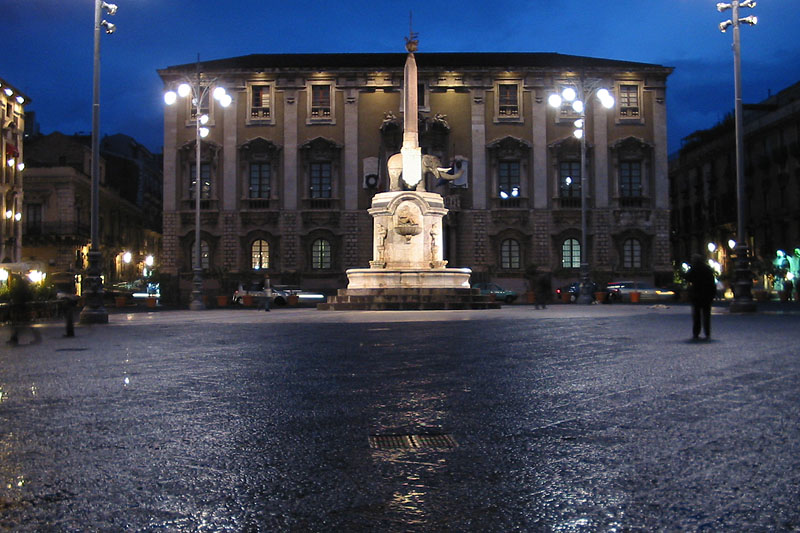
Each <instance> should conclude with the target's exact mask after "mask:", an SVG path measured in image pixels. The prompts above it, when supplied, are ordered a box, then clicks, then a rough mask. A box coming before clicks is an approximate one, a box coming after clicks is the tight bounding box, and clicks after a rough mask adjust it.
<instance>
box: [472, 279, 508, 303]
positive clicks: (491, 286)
mask: <svg viewBox="0 0 800 533" xmlns="http://www.w3.org/2000/svg"><path fill="white" fill-rule="evenodd" d="M472 288H473V289H480V291H481V294H493V295H494V299H495V300H497V301H498V302H505V303H507V304H510V303H513V302H514V300H516V299H517V296H518V294H517V293H516V292H514V291H510V290H506V289H504V288H502V287H501V286H500V285H498V284H497V283H475V284H474V285H472Z"/></svg>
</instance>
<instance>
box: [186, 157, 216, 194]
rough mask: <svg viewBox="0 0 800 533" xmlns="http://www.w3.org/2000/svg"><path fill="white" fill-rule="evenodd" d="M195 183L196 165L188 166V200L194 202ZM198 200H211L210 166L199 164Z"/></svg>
mask: <svg viewBox="0 0 800 533" xmlns="http://www.w3.org/2000/svg"><path fill="white" fill-rule="evenodd" d="M196 181H197V165H196V164H195V163H191V164H190V165H189V198H190V199H191V200H194V190H195V182H196ZM200 183H201V184H202V185H201V188H200V199H201V200H208V199H209V198H211V165H209V164H208V163H200Z"/></svg>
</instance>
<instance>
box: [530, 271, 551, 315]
mask: <svg viewBox="0 0 800 533" xmlns="http://www.w3.org/2000/svg"><path fill="white" fill-rule="evenodd" d="M551 291H552V285H551V284H550V275H549V274H547V273H546V272H542V273H541V274H539V275H538V276H537V277H536V281H535V282H534V287H533V294H534V297H535V299H536V302H535V305H536V309H539V306H540V305H541V306H542V309H547V301H548V300H549V299H550V292H551Z"/></svg>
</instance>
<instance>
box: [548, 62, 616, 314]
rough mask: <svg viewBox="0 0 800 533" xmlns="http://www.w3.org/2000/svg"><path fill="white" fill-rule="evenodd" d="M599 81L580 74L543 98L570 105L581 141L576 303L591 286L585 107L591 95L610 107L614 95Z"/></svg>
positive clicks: (585, 299) (587, 299) (586, 297)
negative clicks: (578, 288)
mask: <svg viewBox="0 0 800 533" xmlns="http://www.w3.org/2000/svg"><path fill="white" fill-rule="evenodd" d="M601 83H602V80H599V79H584V78H583V77H581V78H580V79H577V80H575V81H571V82H570V85H567V86H565V87H564V88H563V89H562V91H561V93H553V94H551V95H550V96H549V98H548V99H547V102H548V103H549V104H550V106H551V107H554V108H556V109H561V108H562V106H563V105H564V102H567V103H569V104H570V105H571V107H572V110H573V111H574V112H575V113H576V114H577V115H578V119H577V120H576V121H575V122H574V123H573V125H574V126H575V130H574V131H573V135H574V136H575V138H576V139H580V141H581V268H580V275H581V285H580V287H581V288H580V292H579V294H578V298H577V300H576V302H577V303H581V304H590V303H592V288H591V282H590V280H589V259H588V257H589V255H588V248H589V240H588V235H587V234H588V231H587V203H588V202H587V194H588V193H587V191H588V188H589V187H588V182H589V179H588V176H587V172H586V135H585V132H584V130H585V128H586V106H587V105H588V104H589V102H590V100H591V97H592V96H593V95H594V96H597V99H598V100H599V101H600V104H601V105H602V106H603V107H604V108H605V109H611V108H612V107H614V97H613V96H612V95H611V93H610V92H609V90H608V89H606V88H604V87H602V86H601Z"/></svg>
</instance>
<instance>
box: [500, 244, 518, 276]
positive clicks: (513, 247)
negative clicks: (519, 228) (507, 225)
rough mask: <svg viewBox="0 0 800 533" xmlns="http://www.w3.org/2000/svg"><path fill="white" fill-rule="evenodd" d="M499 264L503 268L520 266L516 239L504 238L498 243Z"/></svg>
mask: <svg viewBox="0 0 800 533" xmlns="http://www.w3.org/2000/svg"><path fill="white" fill-rule="evenodd" d="M500 266H501V268H505V269H513V268H519V267H520V247H519V241H518V240H516V239H505V240H504V241H503V242H502V243H500Z"/></svg>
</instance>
